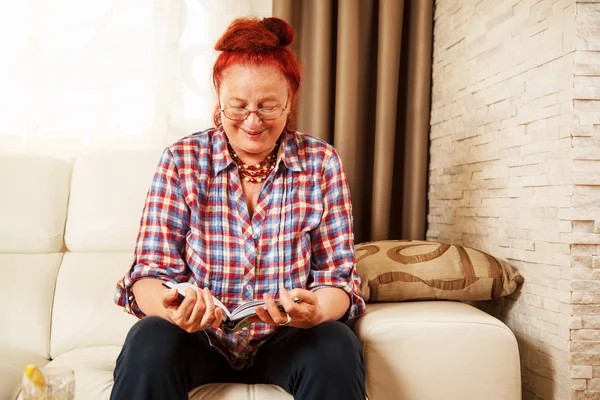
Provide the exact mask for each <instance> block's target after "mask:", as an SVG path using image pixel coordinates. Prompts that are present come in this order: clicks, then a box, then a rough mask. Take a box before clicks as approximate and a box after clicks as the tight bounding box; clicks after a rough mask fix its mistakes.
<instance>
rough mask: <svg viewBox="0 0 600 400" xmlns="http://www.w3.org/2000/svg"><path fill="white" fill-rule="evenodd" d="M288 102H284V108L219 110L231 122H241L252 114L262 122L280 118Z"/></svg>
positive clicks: (227, 108) (228, 108) (229, 108)
mask: <svg viewBox="0 0 600 400" xmlns="http://www.w3.org/2000/svg"><path fill="white" fill-rule="evenodd" d="M288 100H289V98H288V99H287V100H286V101H285V106H283V107H279V106H275V107H262V108H259V109H258V110H252V111H250V110H248V109H247V108H244V107H225V108H222V109H221V112H222V113H223V115H224V116H225V117H227V118H228V119H230V120H232V121H243V120H245V119H246V118H248V117H249V116H250V114H252V113H256V116H257V117H258V118H260V119H262V120H263V121H270V120H273V119H277V118H279V117H281V115H282V114H283V111H284V110H285V109H286V108H287V104H288Z"/></svg>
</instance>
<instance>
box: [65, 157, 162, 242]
mask: <svg viewBox="0 0 600 400" xmlns="http://www.w3.org/2000/svg"><path fill="white" fill-rule="evenodd" d="M160 155H161V152H160V151H138V152H133V151H122V152H91V153H87V154H84V155H81V156H80V157H78V158H77V160H76V161H75V164H74V166H73V178H72V184H71V197H70V199H69V214H68V218H67V226H66V232H65V243H66V245H67V248H68V249H69V250H70V251H75V252H128V251H129V252H133V248H134V246H135V240H136V238H137V232H138V229H139V225H140V217H141V215H142V210H143V208H144V201H145V199H146V193H147V192H148V189H149V188H150V184H151V182H152V177H153V176H154V171H155V169H156V165H157V164H158V160H159V159H160Z"/></svg>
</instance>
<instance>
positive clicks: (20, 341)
mask: <svg viewBox="0 0 600 400" xmlns="http://www.w3.org/2000/svg"><path fill="white" fill-rule="evenodd" d="M61 259H62V253H58V254H0V274H1V276H2V290H0V321H1V322H0V344H2V346H6V347H9V348H14V349H24V350H26V351H28V352H31V353H33V354H37V355H38V356H40V357H44V358H46V357H49V349H48V342H49V340H48V338H49V336H50V316H51V314H50V313H51V310H52V297H53V295H54V284H55V282H56V275H57V274H58V269H59V265H60V262H61Z"/></svg>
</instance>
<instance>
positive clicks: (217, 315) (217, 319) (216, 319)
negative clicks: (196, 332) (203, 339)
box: [210, 307, 223, 329]
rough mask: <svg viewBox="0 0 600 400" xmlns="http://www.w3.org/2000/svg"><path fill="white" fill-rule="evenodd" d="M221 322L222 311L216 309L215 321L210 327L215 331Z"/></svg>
mask: <svg viewBox="0 0 600 400" xmlns="http://www.w3.org/2000/svg"><path fill="white" fill-rule="evenodd" d="M222 321H223V310H221V309H220V308H219V307H216V308H215V320H214V321H213V323H212V324H211V325H210V327H211V328H214V329H217V328H218V327H219V326H221V322H222Z"/></svg>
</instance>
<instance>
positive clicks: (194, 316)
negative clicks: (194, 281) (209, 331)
mask: <svg viewBox="0 0 600 400" xmlns="http://www.w3.org/2000/svg"><path fill="white" fill-rule="evenodd" d="M194 293H195V295H196V303H195V304H194V307H193V309H192V312H191V313H190V315H189V317H188V320H189V321H190V322H191V323H193V324H194V325H196V324H201V321H202V317H204V312H205V310H206V304H205V303H204V295H203V294H202V290H201V289H200V288H197V287H195V288H194ZM205 327H206V325H202V326H200V329H204V328H205Z"/></svg>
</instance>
